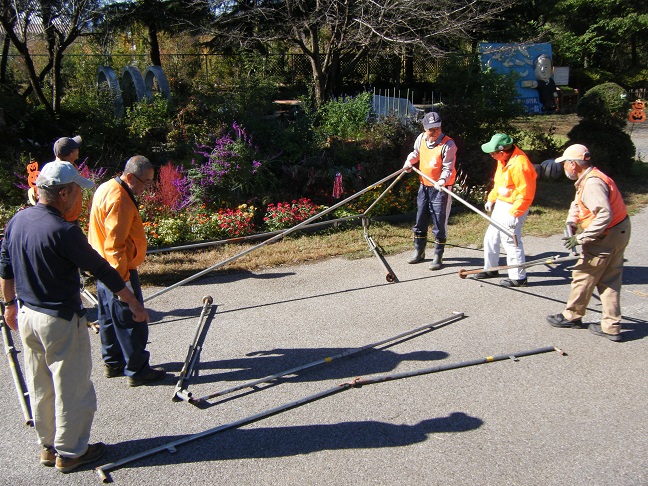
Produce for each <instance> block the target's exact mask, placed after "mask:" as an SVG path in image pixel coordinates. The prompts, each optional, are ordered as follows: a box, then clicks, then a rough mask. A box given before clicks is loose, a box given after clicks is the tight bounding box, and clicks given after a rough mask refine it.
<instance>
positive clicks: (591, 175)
mask: <svg viewBox="0 0 648 486" xmlns="http://www.w3.org/2000/svg"><path fill="white" fill-rule="evenodd" d="M590 159H591V157H590V153H589V150H588V149H587V147H585V146H584V145H580V144H575V145H570V146H569V147H567V149H566V150H565V152H564V153H563V155H562V157H558V158H557V159H556V163H557V164H563V168H564V171H565V175H566V176H567V177H568V178H569V179H571V180H573V181H576V183H575V184H574V185H575V186H576V197H575V199H574V201H572V203H571V206H570V208H569V213H568V216H567V224H568V225H569V226H571V227H572V229H573V231H572V233H576V229H577V226H578V225H580V227H581V228H582V230H583V231H582V232H581V233H580V234H578V235H576V234H574V235H573V236H568V237H566V238H563V240H564V242H565V247H566V248H568V249H570V250H571V249H572V248H574V247H575V246H577V245H583V246H582V248H583V251H582V254H581V259H580V260H578V262H577V264H576V265H575V266H574V267H573V272H572V283H571V291H570V294H569V300H568V301H567V306H566V307H565V310H564V311H562V312H561V313H560V314H553V315H550V316H547V321H548V322H549V324H551V325H552V326H553V327H559V328H579V327H584V326H583V321H582V318H583V316H585V312H586V311H587V306H588V304H589V301H590V298H591V297H592V293H593V292H594V289H596V290H598V292H599V298H600V300H601V310H602V314H603V316H602V318H601V322H600V324H599V323H592V324H590V325H589V327H588V329H589V330H590V331H592V332H593V333H594V334H596V335H598V336H602V337H605V338H607V339H609V340H611V341H621V339H622V337H621V302H620V296H621V277H622V274H623V254H624V252H625V248H626V246H628V242H629V241H630V218H629V217H628V211H627V209H626V205H625V203H624V202H623V198H622V197H621V194H620V193H619V189H617V186H616V184H615V183H614V181H613V180H612V179H610V178H609V177H608V176H607V175H605V174H604V173H603V172H601V171H600V170H598V169H597V168H596V167H594V166H593V165H592V161H591V160H590Z"/></svg>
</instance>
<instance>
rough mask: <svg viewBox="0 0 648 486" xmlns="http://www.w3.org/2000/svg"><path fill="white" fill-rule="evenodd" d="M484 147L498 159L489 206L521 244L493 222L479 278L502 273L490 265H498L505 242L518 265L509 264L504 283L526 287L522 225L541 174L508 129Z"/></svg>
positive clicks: (508, 261) (508, 254) (486, 237)
mask: <svg viewBox="0 0 648 486" xmlns="http://www.w3.org/2000/svg"><path fill="white" fill-rule="evenodd" d="M481 148H482V151H483V152H485V153H487V154H490V156H491V157H492V158H493V159H495V160H496V161H497V169H496V170H495V177H494V178H493V181H494V186H493V189H491V191H490V192H489V193H488V196H487V197H486V204H485V209H486V211H488V212H491V211H492V212H493V213H492V216H491V217H492V219H493V220H494V221H496V222H498V223H499V224H500V225H502V226H503V227H505V228H509V229H510V230H511V232H513V233H515V236H516V238H517V243H518V244H517V246H516V245H515V242H514V241H513V238H511V237H510V236H508V235H506V234H504V233H502V232H501V231H500V230H499V229H498V228H497V227H495V226H494V225H492V224H491V225H489V226H488V229H487V230H486V234H485V235H484V271H483V272H479V273H478V274H476V275H475V278H477V279H483V278H494V277H497V276H498V275H499V273H498V272H497V271H493V270H488V269H489V268H493V267H496V266H498V264H499V257H500V245H501V246H503V247H504V250H506V264H507V265H509V266H514V268H509V270H508V278H505V279H503V280H501V281H500V285H501V286H503V287H526V285H527V275H526V270H525V269H524V268H523V267H521V266H520V265H522V264H524V262H525V256H524V246H522V226H523V225H524V222H525V221H526V218H527V216H528V215H529V207H530V206H531V203H533V198H534V197H535V191H536V178H537V174H536V171H535V169H534V168H533V164H532V163H531V161H530V160H529V158H528V157H527V156H526V154H525V153H524V152H523V151H522V150H520V148H519V147H518V146H517V145H515V144H514V143H513V139H512V138H511V137H510V136H509V135H506V134H505V133H496V134H495V135H493V136H492V137H491V139H490V141H489V142H487V143H485V144H483V145H482V146H481Z"/></svg>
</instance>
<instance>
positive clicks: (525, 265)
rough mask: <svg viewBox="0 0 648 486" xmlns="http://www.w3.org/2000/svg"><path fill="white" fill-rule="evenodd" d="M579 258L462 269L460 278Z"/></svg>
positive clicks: (555, 256)
mask: <svg viewBox="0 0 648 486" xmlns="http://www.w3.org/2000/svg"><path fill="white" fill-rule="evenodd" d="M579 258H580V255H569V256H564V257H561V256H560V255H554V256H552V257H549V258H538V259H537V260H531V261H529V262H524V263H520V264H518V265H502V266H499V267H492V268H486V269H483V268H476V269H474V270H465V269H463V268H462V269H461V270H459V278H466V277H467V276H468V275H472V274H475V273H481V272H497V271H498V270H508V269H509V268H527V267H533V266H535V265H555V264H556V263H562V262H571V261H574V260H578V259H579Z"/></svg>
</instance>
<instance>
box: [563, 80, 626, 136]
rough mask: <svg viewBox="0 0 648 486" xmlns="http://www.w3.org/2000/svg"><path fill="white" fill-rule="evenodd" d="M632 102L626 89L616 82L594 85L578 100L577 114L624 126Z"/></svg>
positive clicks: (592, 119) (600, 121) (599, 121)
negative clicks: (629, 100) (627, 95)
mask: <svg viewBox="0 0 648 486" xmlns="http://www.w3.org/2000/svg"><path fill="white" fill-rule="evenodd" d="M629 108H630V103H629V102H628V100H627V97H626V91H625V90H624V89H623V88H622V87H621V86H619V85H618V84H615V83H603V84H599V85H598V86H594V87H593V88H592V89H590V90H589V91H588V92H587V93H585V94H584V95H583V97H582V98H581V99H580V100H579V102H578V107H577V108H576V114H577V115H578V116H580V117H582V118H584V119H586V120H590V121H593V122H597V123H601V124H603V125H610V126H616V127H619V128H623V127H625V125H626V121H627V116H628V109H629Z"/></svg>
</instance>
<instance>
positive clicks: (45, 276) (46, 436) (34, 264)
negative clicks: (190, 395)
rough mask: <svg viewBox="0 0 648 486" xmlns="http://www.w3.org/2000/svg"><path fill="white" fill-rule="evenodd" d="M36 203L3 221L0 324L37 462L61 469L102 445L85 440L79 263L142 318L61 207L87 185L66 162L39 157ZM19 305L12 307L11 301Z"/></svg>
mask: <svg viewBox="0 0 648 486" xmlns="http://www.w3.org/2000/svg"><path fill="white" fill-rule="evenodd" d="M36 186H37V187H38V189H39V202H38V204H37V205H36V206H33V207H29V208H27V209H24V210H22V211H19V212H18V213H17V214H16V215H14V217H13V218H11V220H10V221H9V223H7V227H6V229H5V238H4V240H3V242H2V249H1V250H0V285H1V288H2V297H3V300H4V303H5V313H4V318H5V321H6V322H7V325H8V326H9V327H10V328H11V329H13V330H14V331H15V330H18V328H19V329H20V337H21V339H22V343H23V348H24V355H25V358H24V359H25V375H26V381H27V388H28V389H29V396H30V401H31V408H32V412H33V415H34V428H35V429H36V433H37V434H38V440H39V443H40V444H41V446H42V451H41V456H40V462H41V464H43V465H45V466H56V468H57V469H58V470H59V471H62V472H69V471H72V470H74V469H76V468H77V467H78V466H80V465H81V464H86V463H88V462H92V461H95V460H96V459H99V457H101V455H102V454H103V453H104V452H105V450H106V446H105V444H103V443H101V442H98V443H96V444H88V439H89V438H90V428H91V426H92V420H93V418H94V413H95V411H96V410H97V398H96V395H95V391H94V386H93V384H92V381H91V380H90V372H91V370H92V360H91V354H90V338H89V336H88V328H87V322H86V318H85V311H84V309H83V305H82V303H81V295H80V289H79V269H81V270H84V271H87V272H89V273H91V274H92V275H93V276H95V277H96V278H97V279H99V280H101V281H102V282H103V283H105V284H106V286H107V287H108V288H110V289H111V290H112V291H113V292H115V293H116V294H117V295H118V296H119V297H120V298H121V299H123V300H124V302H126V303H127V304H128V306H129V309H130V311H131V312H132V313H133V318H134V320H136V321H139V322H141V321H148V315H147V313H146V310H145V309H144V307H143V306H142V304H141V303H140V302H139V301H138V300H137V298H136V297H135V296H134V295H133V293H132V292H131V291H130V290H129V289H128V288H127V287H126V286H125V284H124V281H123V280H122V278H121V277H120V276H119V274H118V273H117V271H116V270H114V269H113V268H112V267H111V266H110V265H109V264H108V262H106V261H105V260H104V259H103V258H102V257H101V256H100V255H99V254H98V253H97V252H96V251H95V250H94V249H93V248H92V247H91V246H90V245H89V243H88V240H87V239H86V237H85V235H84V234H83V231H82V230H81V228H80V227H79V226H77V225H74V224H71V223H69V222H67V221H66V220H65V219H64V218H63V217H62V214H63V213H65V212H67V211H69V210H70V209H71V208H72V207H74V205H75V204H76V203H77V201H78V198H80V197H81V192H82V188H85V189H89V188H91V187H93V183H92V181H89V180H88V179H85V178H84V177H82V176H81V175H80V174H79V172H78V171H77V170H76V168H75V167H74V165H72V164H71V163H69V162H61V161H55V162H50V163H48V164H46V165H45V166H44V167H43V170H42V171H41V172H40V174H39V176H38V179H36ZM17 304H19V305H20V308H19V307H18V305H17Z"/></svg>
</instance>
